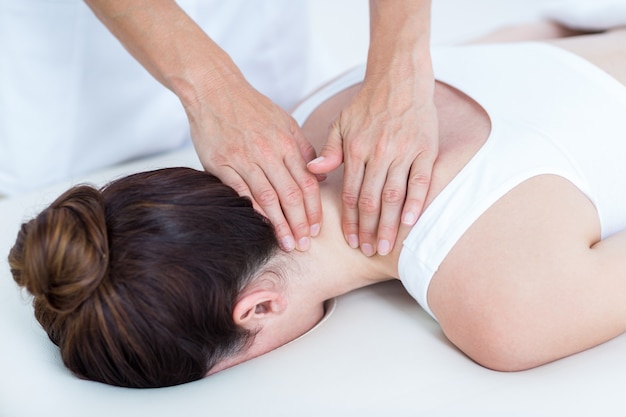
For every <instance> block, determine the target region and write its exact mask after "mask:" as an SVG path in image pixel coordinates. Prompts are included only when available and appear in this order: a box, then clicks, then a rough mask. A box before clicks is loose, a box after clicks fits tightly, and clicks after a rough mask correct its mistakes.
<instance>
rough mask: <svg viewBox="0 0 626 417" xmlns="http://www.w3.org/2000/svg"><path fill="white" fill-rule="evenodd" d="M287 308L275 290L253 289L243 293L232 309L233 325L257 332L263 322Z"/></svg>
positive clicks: (283, 298) (280, 295) (281, 294)
mask: <svg viewBox="0 0 626 417" xmlns="http://www.w3.org/2000/svg"><path fill="white" fill-rule="evenodd" d="M286 307H287V302H286V300H285V297H284V295H283V293H282V292H281V291H279V290H277V289H267V288H259V287H256V288H255V287H253V288H249V289H246V290H244V291H243V293H242V294H241V297H240V298H239V300H238V301H237V303H236V304H235V308H234V309H233V320H234V322H235V324H237V325H238V326H241V327H243V328H245V329H248V330H258V329H259V328H260V327H261V326H262V324H263V322H265V321H267V320H270V319H272V318H274V317H276V316H277V315H280V314H281V313H282V312H283V311H285V308H286Z"/></svg>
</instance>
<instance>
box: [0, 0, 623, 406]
mask: <svg viewBox="0 0 626 417" xmlns="http://www.w3.org/2000/svg"><path fill="white" fill-rule="evenodd" d="M589 1H591V0H589ZM434 2H435V8H434V14H435V16H434V18H433V21H434V27H433V41H434V42H435V43H446V42H452V41H457V40H462V39H464V38H466V37H469V36H472V35H475V34H482V33H484V32H486V31H488V30H489V29H492V28H495V27H498V26H500V25H501V24H506V23H511V22H515V21H519V20H526V19H528V18H530V17H532V16H533V15H536V14H537V13H539V12H540V10H541V9H542V7H543V5H544V4H545V3H546V2H543V1H541V0H507V1H506V2H505V1H502V0H471V1H468V0H434ZM337 3H340V6H337ZM366 5H367V2H366V1H364V0H358V1H357V0H351V1H345V2H344V1H342V2H336V1H335V0H323V1H322V0H313V7H312V10H313V12H314V14H313V18H314V19H317V20H316V21H317V22H318V26H319V23H320V22H321V21H322V17H325V16H328V17H330V18H331V22H330V24H331V26H332V27H335V28H336V29H335V30H336V32H334V33H341V31H345V32H346V33H349V34H350V37H349V39H352V41H353V40H354V39H355V38H356V36H355V33H356V34H358V33H360V32H359V31H362V30H364V31H365V34H364V35H363V36H367V22H366V20H365V21H364V20H363V19H366ZM329 10H333V12H329ZM321 13H324V14H321ZM342 13H344V14H342ZM341 16H343V18H341ZM471 16H474V17H473V18H470V17H471ZM335 19H336V22H335ZM467 19H469V21H468V20H467ZM333 22H334V23H336V25H335V24H333ZM346 22H347V23H346ZM350 22H354V23H353V26H349V25H351V24H352V23H350ZM325 30H327V31H328V29H325ZM339 36H340V39H341V42H335V44H333V42H332V36H330V35H329V34H328V32H325V34H324V36H322V37H321V38H322V40H321V41H320V42H322V44H323V42H324V39H326V40H327V41H328V42H329V44H328V45H326V46H328V47H331V46H332V47H336V49H333V50H332V51H331V52H332V53H334V54H335V57H342V59H343V60H342V59H338V58H337V59H332V60H331V61H332V62H334V64H335V66H334V69H333V71H334V72H336V73H338V72H341V71H342V70H343V69H345V68H347V67H349V66H352V65H353V64H354V63H358V62H360V61H362V59H361V58H362V56H361V52H359V51H364V49H363V48H366V45H365V46H364V45H363V44H361V45H360V46H359V45H355V44H354V43H349V42H348V43H346V44H344V42H343V41H345V40H346V39H348V35H346V34H340V35H339ZM352 41H351V42H352ZM342 47H346V48H349V50H348V49H346V51H345V53H342V52H341V48H342ZM359 48H361V49H359ZM332 53H330V54H329V56H332V55H333V54H332ZM177 165H189V166H193V167H196V168H198V167H199V164H198V161H197V158H196V156H195V154H194V152H193V150H192V149H185V150H181V151H178V152H173V153H171V154H168V155H164V156H161V157H157V158H152V159H149V160H145V161H138V162H135V163H132V164H127V165H125V166H121V167H115V168H112V169H109V170H106V171H103V172H99V173H97V174H94V175H92V176H90V177H88V178H86V179H75V180H74V181H72V182H67V183H64V184H59V185H57V186H55V187H50V188H48V189H45V190H42V191H40V192H37V193H32V194H28V195H22V196H18V197H13V198H11V199H5V200H0V416H2V417H14V416H20V417H21V416H24V417H30V416H44V415H45V416H67V417H73V416H83V415H89V416H95V417H99V416H113V415H115V416H120V417H122V416H137V415H142V416H143V415H145V416H152V417H161V416H170V415H181V416H182V415H198V414H200V415H215V416H220V417H225V416H244V415H257V416H265V415H267V416H316V417H317V416H322V415H331V416H350V415H360V416H364V415H365V416H369V415H371V416H381V415H385V416H416V415H425V416H474V415H476V416H570V417H574V416H589V415H594V416H618V415H625V414H626V400H624V399H623V395H622V392H623V390H624V386H626V360H624V355H625V354H626V336H621V337H619V338H617V339H615V340H613V341H611V342H608V343H606V344H603V345H601V346H599V347H596V348H594V349H591V350H589V351H587V352H583V353H581V354H578V355H575V356H572V357H570V358H566V359H563V360H560V361H558V362H555V363H552V364H549V365H546V366H543V367H540V368H537V369H534V370H530V371H526V372H519V373H499V372H493V371H490V370H487V369H485V368H482V367H480V366H478V365H476V364H474V363H473V362H472V361H470V360H469V359H467V358H466V357H465V356H464V355H463V354H462V353H460V352H459V351H458V350H457V349H455V348H454V347H453V346H452V345H451V344H450V343H449V342H448V341H447V340H446V339H445V337H444V336H443V334H442V333H441V330H440V329H439V327H438V325H437V324H436V323H435V322H434V321H433V320H431V319H430V318H429V317H428V316H427V314H426V313H425V312H424V311H423V310H422V309H421V308H420V307H419V306H418V305H417V304H416V302H415V301H414V300H413V299H411V298H410V297H409V296H408V295H407V294H406V293H405V291H404V290H403V288H402V286H401V285H400V284H399V283H386V284H381V285H377V286H375V287H370V288H365V289H362V290H359V291H356V292H354V293H351V294H348V295H346V296H343V297H340V298H339V299H338V300H337V306H336V308H335V311H334V312H333V314H332V315H331V316H330V317H329V318H328V320H327V321H326V322H325V323H324V324H323V325H322V326H320V327H319V328H317V329H316V330H315V331H313V332H312V333H310V334H308V335H306V336H305V337H303V338H301V339H300V340H297V341H295V342H293V343H291V344H289V345H286V346H284V347H282V348H280V349H278V350H276V351H274V352H271V353H269V354H267V355H265V356H262V357H260V358H258V359H255V360H253V361H250V362H247V363H244V364H242V365H240V366H237V367H235V368H232V369H229V370H226V371H224V372H222V373H219V374H217V375H214V376H212V377H210V378H205V379H203V380H201V381H197V382H193V383H190V384H185V385H182V386H177V387H170V388H164V389H154V390H135V389H124V388H116V387H110V386H107V385H103V384H99V383H94V382H90V381H83V380H79V379H77V378H75V377H74V376H72V375H71V374H70V373H69V372H68V371H67V370H66V369H65V368H64V366H63V364H62V363H61V361H60V358H59V355H58V352H57V350H56V347H55V346H54V345H52V343H51V342H50V341H49V340H48V338H47V336H46V335H45V333H44V331H43V330H42V329H41V328H40V327H39V325H38V323H37V322H36V321H35V319H34V317H33V313H32V308H31V306H30V303H29V300H28V299H27V298H26V297H24V296H23V295H22V294H21V293H20V292H19V291H18V290H17V288H16V286H15V284H14V282H13V280H12V278H11V276H10V273H9V270H8V265H7V262H6V255H7V254H8V251H9V249H10V247H11V245H12V244H13V241H14V238H15V234H16V232H17V229H18V227H19V224H20V223H21V222H22V221H23V220H25V219H28V218H30V217H31V216H32V215H34V214H35V213H37V212H38V211H39V210H40V209H41V208H43V207H44V206H45V205H46V204H48V203H49V202H50V201H52V200H53V199H54V198H55V197H56V196H57V195H58V194H59V193H60V192H62V191H63V190H65V189H66V188H67V187H68V186H69V185H70V184H73V183H76V182H82V181H83V180H88V181H90V182H94V183H96V184H99V185H100V184H103V183H104V182H106V181H108V180H110V179H112V178H114V177H116V176H119V175H124V174H128V173H131V172H136V171H138V170H144V169H153V168H158V167H164V166H177Z"/></svg>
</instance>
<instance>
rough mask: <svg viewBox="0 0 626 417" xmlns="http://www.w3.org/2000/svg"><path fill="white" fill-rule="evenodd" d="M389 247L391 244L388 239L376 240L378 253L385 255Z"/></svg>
mask: <svg viewBox="0 0 626 417" xmlns="http://www.w3.org/2000/svg"><path fill="white" fill-rule="evenodd" d="M390 249H391V244H390V243H389V241H388V240H380V241H379V242H378V253H379V254H381V255H383V256H384V255H387V254H388V253H389V250H390Z"/></svg>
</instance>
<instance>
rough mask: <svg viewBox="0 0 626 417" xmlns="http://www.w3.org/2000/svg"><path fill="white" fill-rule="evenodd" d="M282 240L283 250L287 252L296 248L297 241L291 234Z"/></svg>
mask: <svg viewBox="0 0 626 417" xmlns="http://www.w3.org/2000/svg"><path fill="white" fill-rule="evenodd" d="M281 242H282V244H283V250H285V251H287V252H291V251H292V250H294V249H295V248H296V241H295V240H293V238H292V237H291V236H285V237H284V238H283V239H282V240H281Z"/></svg>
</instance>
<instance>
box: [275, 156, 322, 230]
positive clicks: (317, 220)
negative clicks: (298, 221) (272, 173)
mask: <svg viewBox="0 0 626 417" xmlns="http://www.w3.org/2000/svg"><path fill="white" fill-rule="evenodd" d="M285 166H286V167H287V169H288V170H289V172H290V173H291V176H292V177H293V179H294V181H295V182H296V184H297V186H298V187H299V188H300V191H301V192H302V198H303V201H304V211H305V213H306V218H307V222H308V224H309V230H308V232H309V233H310V235H311V236H313V237H315V236H317V235H318V234H319V232H320V230H321V225H322V199H321V196H320V188H319V183H318V179H317V178H316V176H315V175H313V174H311V173H310V172H309V171H308V170H307V169H306V168H305V167H304V165H303V164H302V161H300V160H298V159H297V158H287V159H286V160H285ZM283 212H285V215H286V216H287V220H288V221H289V224H290V225H291V230H292V231H293V233H294V235H295V238H296V241H299V240H300V239H302V238H304V237H307V236H305V235H300V234H299V233H298V231H297V230H298V229H297V226H296V225H294V224H292V223H291V214H290V213H289V210H287V211H286V210H285V206H283Z"/></svg>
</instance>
